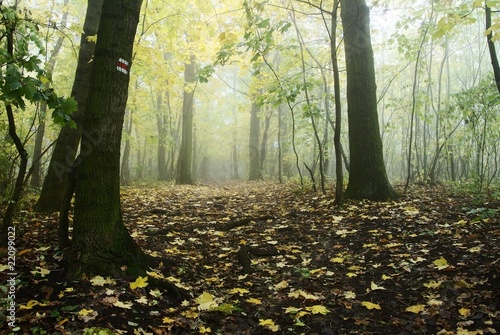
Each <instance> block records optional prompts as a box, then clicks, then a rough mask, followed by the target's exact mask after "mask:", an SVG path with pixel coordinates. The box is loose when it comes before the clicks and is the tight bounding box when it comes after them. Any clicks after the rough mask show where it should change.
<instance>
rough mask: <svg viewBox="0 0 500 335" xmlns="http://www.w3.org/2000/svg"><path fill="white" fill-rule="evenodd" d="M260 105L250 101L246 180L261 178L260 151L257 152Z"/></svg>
mask: <svg viewBox="0 0 500 335" xmlns="http://www.w3.org/2000/svg"><path fill="white" fill-rule="evenodd" d="M259 113H260V106H259V105H258V104H256V103H252V108H251V110H250V139H249V141H248V151H249V154H250V168H249V175H248V180H259V179H260V178H261V171H260V153H259V138H260V115H259Z"/></svg>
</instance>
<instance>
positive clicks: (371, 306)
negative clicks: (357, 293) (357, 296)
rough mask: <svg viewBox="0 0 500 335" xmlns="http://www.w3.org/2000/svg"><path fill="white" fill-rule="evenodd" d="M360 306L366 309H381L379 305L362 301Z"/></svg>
mask: <svg viewBox="0 0 500 335" xmlns="http://www.w3.org/2000/svg"><path fill="white" fill-rule="evenodd" d="M361 305H362V306H365V307H366V308H368V309H382V308H381V307H380V305H379V304H374V303H372V302H369V301H362V302H361Z"/></svg>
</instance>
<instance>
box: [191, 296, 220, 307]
mask: <svg viewBox="0 0 500 335" xmlns="http://www.w3.org/2000/svg"><path fill="white" fill-rule="evenodd" d="M194 301H195V302H196V303H197V304H198V309H199V310H200V311H208V310H210V309H212V308H215V307H217V306H219V304H218V303H217V302H216V301H215V300H214V296H213V295H211V294H210V293H209V292H203V293H202V294H201V295H200V296H199V297H198V298H196V299H194Z"/></svg>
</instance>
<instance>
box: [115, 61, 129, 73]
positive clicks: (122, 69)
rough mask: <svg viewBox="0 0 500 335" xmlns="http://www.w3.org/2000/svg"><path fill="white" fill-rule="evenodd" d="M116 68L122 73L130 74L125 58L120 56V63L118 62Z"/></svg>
mask: <svg viewBox="0 0 500 335" xmlns="http://www.w3.org/2000/svg"><path fill="white" fill-rule="evenodd" d="M116 70H118V71H119V72H121V73H124V74H128V62H127V61H126V60H125V59H123V58H119V59H118V63H116Z"/></svg>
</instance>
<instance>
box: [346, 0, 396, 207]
mask: <svg viewBox="0 0 500 335" xmlns="http://www.w3.org/2000/svg"><path fill="white" fill-rule="evenodd" d="M341 6H342V10H341V18H342V26H343V30H344V45H345V58H346V71H347V104H348V110H347V115H348V118H349V120H348V126H349V151H350V171H349V184H348V186H347V189H346V193H345V195H346V197H347V198H351V199H370V200H387V199H390V198H394V197H395V196H396V193H395V192H394V190H393V189H392V187H391V185H390V184H389V181H388V178H387V173H386V170H385V164H384V159H383V152H382V140H381V138H380V130H379V124H378V113H377V92H376V90H377V87H376V83H375V66H374V60H373V50H372V45H371V38H370V10H369V8H368V6H367V5H366V2H365V0H357V1H352V0H342V1H341Z"/></svg>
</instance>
